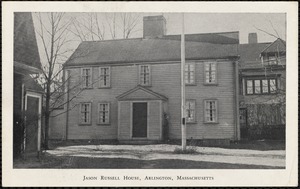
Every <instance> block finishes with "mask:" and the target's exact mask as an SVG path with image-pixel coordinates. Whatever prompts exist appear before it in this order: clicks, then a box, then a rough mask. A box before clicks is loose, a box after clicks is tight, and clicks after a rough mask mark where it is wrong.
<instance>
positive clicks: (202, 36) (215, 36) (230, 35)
mask: <svg viewBox="0 0 300 189" xmlns="http://www.w3.org/2000/svg"><path fill="white" fill-rule="evenodd" d="M184 36H185V40H186V41H194V42H204V43H213V44H239V32H238V31H234V32H219V33H197V34H185V35H184ZM163 38H164V39H173V40H181V36H180V35H165V36H163Z"/></svg>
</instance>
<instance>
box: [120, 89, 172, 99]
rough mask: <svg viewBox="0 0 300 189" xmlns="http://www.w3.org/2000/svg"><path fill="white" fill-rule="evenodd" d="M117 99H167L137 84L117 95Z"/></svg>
mask: <svg viewBox="0 0 300 189" xmlns="http://www.w3.org/2000/svg"><path fill="white" fill-rule="evenodd" d="M117 99H118V100H119V101H126V100H167V98H166V97H165V96H163V95H160V94H158V93H156V92H153V91H151V90H150V89H147V88H144V87H141V86H137V87H135V88H134V89H131V90H129V91H127V92H125V93H123V94H121V95H120V96H118V97H117Z"/></svg>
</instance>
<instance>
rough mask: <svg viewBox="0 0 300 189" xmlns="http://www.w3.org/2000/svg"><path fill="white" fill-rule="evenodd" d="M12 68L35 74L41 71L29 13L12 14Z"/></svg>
mask: <svg viewBox="0 0 300 189" xmlns="http://www.w3.org/2000/svg"><path fill="white" fill-rule="evenodd" d="M14 66H17V67H20V69H26V68H27V67H28V68H29V69H30V71H32V70H33V72H36V71H38V70H40V69H41V62H40V56H39V51H38V46H37V42H36V37H35V31H34V26H33V21H32V16H31V13H30V12H15V13H14ZM31 68H32V69H31Z"/></svg>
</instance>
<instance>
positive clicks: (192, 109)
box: [185, 100, 196, 123]
mask: <svg viewBox="0 0 300 189" xmlns="http://www.w3.org/2000/svg"><path fill="white" fill-rule="evenodd" d="M185 115H186V122H187V123H193V122H196V118H195V116H196V101H195V100H186V102H185Z"/></svg>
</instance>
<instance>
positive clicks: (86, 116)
mask: <svg viewBox="0 0 300 189" xmlns="http://www.w3.org/2000/svg"><path fill="white" fill-rule="evenodd" d="M80 114H81V115H80V116H81V124H89V123H91V103H81V105H80Z"/></svg>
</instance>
